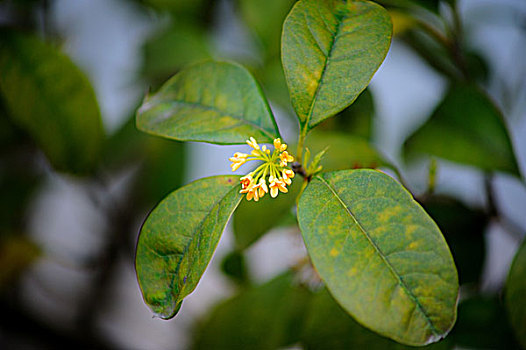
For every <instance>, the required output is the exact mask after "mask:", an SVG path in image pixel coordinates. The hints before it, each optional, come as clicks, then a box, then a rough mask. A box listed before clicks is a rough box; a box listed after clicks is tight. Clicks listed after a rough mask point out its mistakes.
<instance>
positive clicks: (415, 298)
mask: <svg viewBox="0 0 526 350" xmlns="http://www.w3.org/2000/svg"><path fill="white" fill-rule="evenodd" d="M316 178H317V179H318V180H320V181H321V182H322V183H323V184H324V185H325V186H327V188H328V189H329V190H330V191H331V192H332V194H333V195H334V197H336V199H338V201H339V202H340V204H341V205H342V207H343V208H344V209H345V211H346V212H347V214H349V216H350V217H351V218H352V219H353V221H354V222H355V223H356V225H357V226H358V228H359V229H360V231H361V232H362V233H363V235H364V236H365V237H366V238H367V240H368V241H369V243H370V244H371V245H372V246H373V248H374V249H375V251H376V253H377V254H378V255H379V256H380V257H381V259H382V260H383V261H384V263H385V265H386V266H387V267H388V268H389V270H390V271H391V273H392V274H393V275H394V276H395V277H396V279H397V280H398V284H399V285H400V286H401V287H402V289H403V290H404V291H405V292H406V294H407V295H408V296H409V297H410V298H411V300H413V302H414V303H415V305H416V307H417V308H418V309H419V311H420V312H421V313H422V315H423V316H424V318H425V320H426V322H427V324H428V325H429V327H430V329H431V331H432V332H433V334H434V335H437V336H439V335H440V332H439V331H438V330H437V329H436V327H435V326H434V325H433V322H432V321H431V319H430V318H429V316H428V314H427V313H426V311H425V309H424V307H423V306H422V304H420V302H419V301H418V299H417V297H416V296H415V295H414V294H413V292H412V291H411V290H410V289H409V287H408V286H407V285H406V284H405V282H404V280H403V279H402V278H401V277H400V274H399V273H398V271H396V269H395V267H394V266H393V265H392V264H391V262H390V261H389V259H388V258H387V257H386V256H385V254H384V253H383V252H382V250H381V249H380V247H378V245H377V244H376V243H375V242H374V241H373V239H372V238H371V236H369V234H368V233H367V231H365V229H364V228H363V227H362V225H361V224H360V222H359V221H358V219H357V218H356V217H355V216H354V214H353V212H352V211H351V209H350V208H349V207H348V206H347V205H346V204H345V202H344V201H343V200H342V199H341V198H340V196H338V194H337V193H336V192H335V191H334V189H333V188H332V187H331V186H330V184H329V183H328V182H327V181H326V180H325V179H324V178H323V177H321V176H319V175H318V176H316Z"/></svg>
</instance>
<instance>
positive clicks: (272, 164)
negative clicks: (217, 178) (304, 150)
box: [230, 137, 294, 202]
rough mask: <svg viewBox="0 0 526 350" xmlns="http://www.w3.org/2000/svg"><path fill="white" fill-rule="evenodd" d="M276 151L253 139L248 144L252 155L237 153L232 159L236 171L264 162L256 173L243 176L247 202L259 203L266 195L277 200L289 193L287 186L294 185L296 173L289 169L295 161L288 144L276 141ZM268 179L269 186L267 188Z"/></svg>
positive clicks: (242, 191)
mask: <svg viewBox="0 0 526 350" xmlns="http://www.w3.org/2000/svg"><path fill="white" fill-rule="evenodd" d="M273 143H274V151H272V152H271V151H270V149H268V148H267V146H265V145H263V146H260V145H259V144H258V143H257V141H256V140H255V139H254V138H253V137H251V138H250V139H249V140H247V144H248V145H249V146H250V147H252V152H251V153H250V154H246V153H240V152H236V153H235V154H234V155H233V156H232V157H231V158H230V161H231V162H232V164H230V167H231V168H232V171H236V170H237V169H239V167H240V166H241V165H243V164H245V163H246V162H249V161H253V160H255V161H262V162H263V163H262V164H261V165H259V166H258V167H257V168H256V169H255V170H254V171H252V172H250V173H249V174H247V175H245V176H243V177H242V178H241V179H240V181H241V191H239V193H246V194H247V200H252V199H254V201H256V202H257V201H258V200H259V199H260V198H261V197H263V196H264V195H265V194H266V193H269V191H270V196H271V197H272V198H276V196H277V195H278V193H279V192H280V191H281V192H283V193H287V192H288V189H287V185H290V184H291V183H292V180H291V179H292V178H293V177H294V171H292V170H291V169H290V168H288V167H287V165H288V163H290V162H293V161H294V157H293V156H292V155H290V154H289V153H288V152H287V144H285V143H282V142H281V140H280V139H279V138H278V139H275V140H274V142H273ZM267 177H268V186H267Z"/></svg>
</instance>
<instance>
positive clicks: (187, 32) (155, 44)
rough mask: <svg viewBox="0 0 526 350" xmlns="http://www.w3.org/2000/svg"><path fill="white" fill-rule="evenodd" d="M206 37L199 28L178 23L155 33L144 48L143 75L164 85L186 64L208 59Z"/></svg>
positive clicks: (209, 54) (208, 51) (208, 52)
mask: <svg viewBox="0 0 526 350" xmlns="http://www.w3.org/2000/svg"><path fill="white" fill-rule="evenodd" d="M205 34H206V33H205V32H204V30H203V29H202V28H201V27H198V26H196V25H194V24H191V23H185V22H179V21H178V22H176V23H174V24H173V25H172V26H171V27H168V28H166V29H164V30H163V31H161V32H158V33H155V34H154V35H153V36H152V37H150V38H149V39H148V41H146V43H145V44H144V46H143V54H144V63H143V68H142V71H143V73H144V74H145V75H147V76H150V77H154V78H163V81H164V80H166V78H167V77H168V76H170V75H172V74H173V73H174V72H176V71H177V70H179V69H181V68H182V67H184V66H186V65H188V64H189V63H191V62H196V61H200V60H203V59H208V58H210V56H211V52H210V48H209V45H208V43H207V37H206V35H205Z"/></svg>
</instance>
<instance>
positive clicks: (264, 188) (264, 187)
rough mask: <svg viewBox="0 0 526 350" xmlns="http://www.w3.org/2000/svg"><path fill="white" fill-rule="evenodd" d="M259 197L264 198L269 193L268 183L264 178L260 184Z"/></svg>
mask: <svg viewBox="0 0 526 350" xmlns="http://www.w3.org/2000/svg"><path fill="white" fill-rule="evenodd" d="M257 186H258V191H259V197H260V198H262V197H263V196H264V195H265V193H268V187H267V183H266V181H265V179H264V178H261V179H260V180H259V183H258V185H257Z"/></svg>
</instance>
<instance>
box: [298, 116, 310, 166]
mask: <svg viewBox="0 0 526 350" xmlns="http://www.w3.org/2000/svg"><path fill="white" fill-rule="evenodd" d="M306 136H307V126H306V125H305V127H303V128H301V130H300V138H299V140H298V148H297V150H296V161H297V162H298V163H300V164H301V157H302V156H303V148H304V144H305V137H306Z"/></svg>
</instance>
